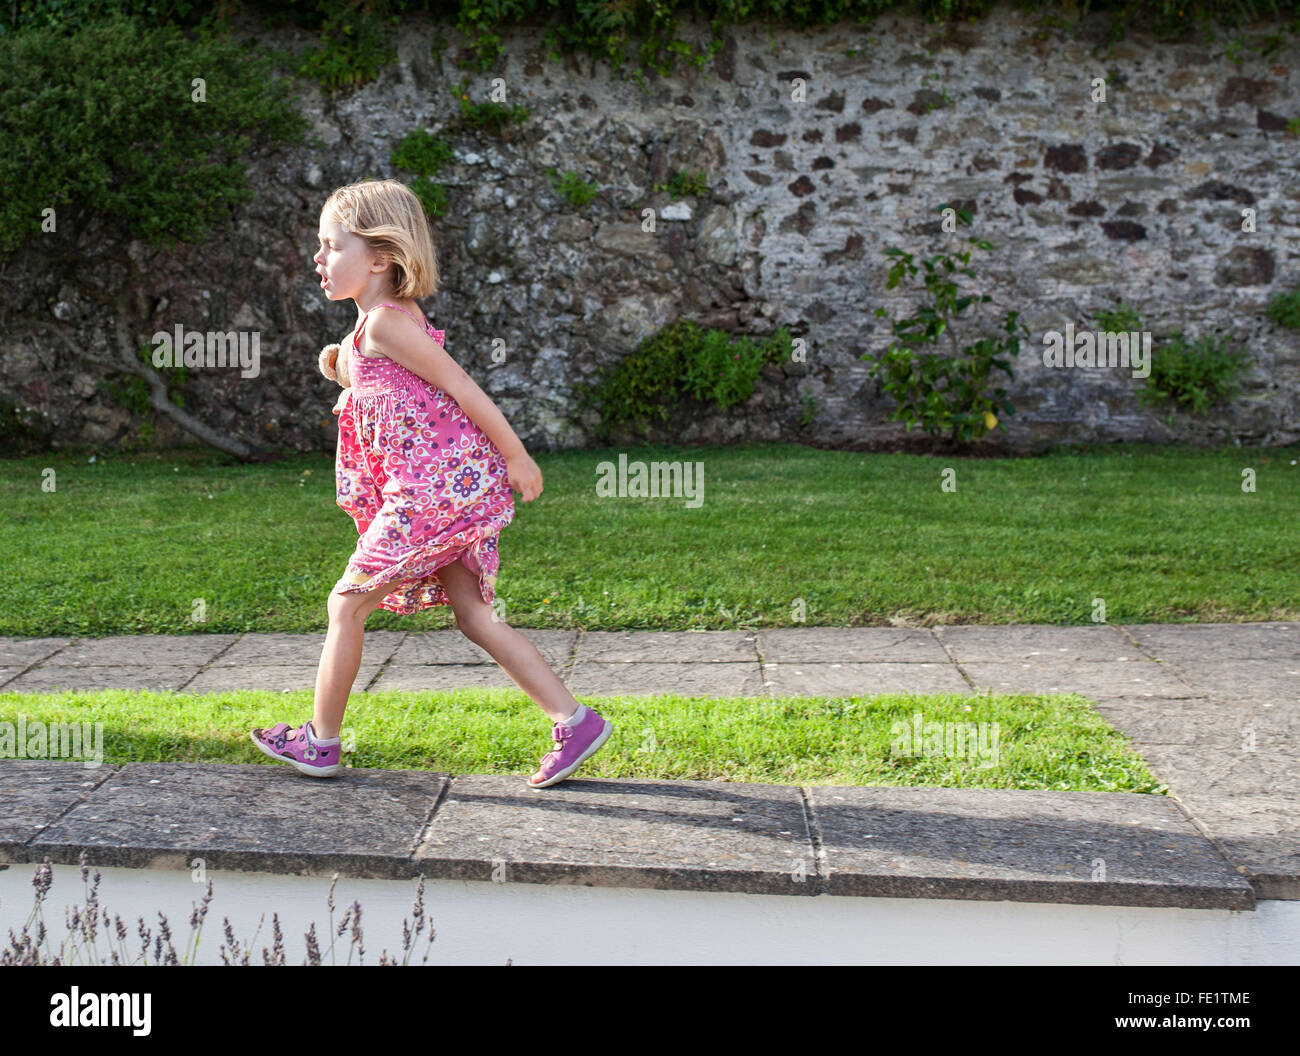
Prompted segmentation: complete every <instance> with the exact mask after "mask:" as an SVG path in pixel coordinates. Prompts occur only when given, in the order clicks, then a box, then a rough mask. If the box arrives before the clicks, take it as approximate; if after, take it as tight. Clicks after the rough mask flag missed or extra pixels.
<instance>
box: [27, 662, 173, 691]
mask: <svg viewBox="0 0 1300 1056" xmlns="http://www.w3.org/2000/svg"><path fill="white" fill-rule="evenodd" d="M197 668H198V665H197V664H194V665H189V666H185V667H181V666H171V667H142V666H135V665H132V666H129V667H122V666H116V665H114V666H111V667H110V666H102V667H55V666H52V665H49V664H42V665H41V666H39V667H33V668H31V669H30V670H29V671H26V672H25V673H23V674H21V675H19V676H18V677H17V678H14V679H11V680H10V681H8V682H6V683H5V685H4V692H6V693H76V692H83V691H84V692H93V691H94V690H99V689H140V690H148V691H152V692H156V693H162V692H167V691H170V692H177V691H179V690H180V688H181V687H182V686H184V685H185V684H186V683H187V682H189V680H190V679H191V678H193V677H194V674H195V671H196V670H197Z"/></svg>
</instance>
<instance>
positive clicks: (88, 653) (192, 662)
mask: <svg viewBox="0 0 1300 1056" xmlns="http://www.w3.org/2000/svg"><path fill="white" fill-rule="evenodd" d="M239 638H240V636H239V635H238V634H128V635H116V636H113V637H110V638H78V639H76V640H75V641H73V642H72V643H71V644H70V645H68V646H66V647H65V648H63V649H61V650H59V652H58V653H55V654H54V655H53V656H51V657H49V658H48V659H47V660H45V661H44V662H43V664H42V666H46V667H48V666H57V667H103V666H105V665H109V666H112V667H170V666H184V665H189V666H193V667H200V666H202V665H203V664H206V663H207V662H208V661H210V660H213V659H215V658H216V657H217V656H219V655H220V654H221V653H223V652H225V650H227V649H229V648H230V647H231V646H232V645H234V644H235V643H236V642H237V641H238V640H239Z"/></svg>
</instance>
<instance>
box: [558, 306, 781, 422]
mask: <svg viewBox="0 0 1300 1056" xmlns="http://www.w3.org/2000/svg"><path fill="white" fill-rule="evenodd" d="M791 344H792V338H791V336H790V333H789V331H787V330H786V329H785V328H782V329H780V330H778V331H777V332H776V333H774V334H773V335H772V336H771V337H769V338H767V339H766V340H763V341H759V342H755V341H754V340H753V339H751V338H749V337H739V338H736V337H733V336H732V335H730V334H728V333H727V332H726V331H724V330H705V329H703V328H702V327H700V326H699V325H698V324H697V323H695V322H692V321H691V320H689V319H678V320H676V321H675V322H673V323H670V324H669V325H668V326H666V327H665V328H664V329H663V330H661V331H659V333H657V334H655V335H654V336H653V337H650V338H648V339H647V340H646V341H644V342H642V344H641V345H640V346H639V347H638V348H637V349H636V350H635V351H634V352H632V353H631V354H630V355H628V356H625V357H624V358H623V359H622V360H621V361H619V362H618V363H617V364H616V365H615V366H614V367H613V368H611V369H609V370H607V371H605V372H604V373H603V375H602V376H601V377H600V378H599V379H598V380H597V381H596V382H594V383H586V382H579V383H578V384H577V386H575V389H576V391H577V393H578V408H579V409H582V408H585V407H594V408H596V409H597V410H599V411H600V414H601V422H600V425H599V426H598V427H597V434H598V436H599V437H600V438H601V439H602V440H608V439H609V437H610V436H611V435H612V433H613V430H614V428H615V426H618V425H628V426H630V427H632V428H634V429H638V430H642V431H644V429H645V427H646V425H647V423H648V422H649V421H651V420H655V419H657V420H659V421H664V420H666V419H667V418H668V415H669V413H670V411H671V409H672V408H673V407H675V406H677V405H678V404H679V403H680V402H681V401H682V399H684V398H686V397H691V398H693V399H696V400H699V401H701V402H703V403H708V404H712V405H713V406H716V407H718V408H721V409H726V408H727V407H732V406H734V405H735V404H737V403H742V402H744V401H745V400H747V399H749V397H751V396H752V395H753V394H754V387H755V384H756V382H757V380H758V374H759V371H760V370H761V369H762V368H763V366H764V364H767V363H782V362H785V361H787V360H788V359H789V357H790V348H791Z"/></svg>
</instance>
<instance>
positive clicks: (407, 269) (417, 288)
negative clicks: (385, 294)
mask: <svg viewBox="0 0 1300 1056" xmlns="http://www.w3.org/2000/svg"><path fill="white" fill-rule="evenodd" d="M321 211H322V212H324V213H328V214H329V215H330V216H331V217H332V218H333V219H334V220H336V221H338V222H339V223H340V224H342V225H343V230H345V231H348V232H349V233H351V234H354V235H356V236H357V237H358V238H360V239H363V240H364V241H365V243H366V244H367V245H368V246H369V247H370V248H371V249H372V250H374V251H375V252H378V253H382V254H384V255H385V256H387V257H388V259H389V260H391V261H392V264H393V295H394V296H396V297H402V298H406V297H409V298H411V299H412V300H417V301H418V300H419V299H420V298H422V297H428V296H429V295H430V294H433V293H437V292H438V288H439V286H440V285H441V281H440V277H439V275H438V257H437V253H436V251H435V249H434V244H433V231H432V229H431V228H430V226H429V219H428V217H427V216H426V215H425V212H424V206H423V205H422V204H421V203H420V199H419V198H417V197H416V196H415V193H414V192H413V191H412V190H411V189H410V188H409V187H407V186H406V184H404V183H402V182H401V181H400V180H362V181H361V182H360V183H350V184H348V185H347V186H346V187H340V188H338V190H336V191H334V192H333V193H332V194H331V195H330V196H329V197H328V198H326V199H325V205H324V206H323V207H322V209H321Z"/></svg>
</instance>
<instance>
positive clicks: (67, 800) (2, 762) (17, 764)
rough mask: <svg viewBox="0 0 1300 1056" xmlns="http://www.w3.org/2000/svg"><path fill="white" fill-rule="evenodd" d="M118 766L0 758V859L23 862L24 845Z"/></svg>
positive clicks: (24, 855) (24, 857) (115, 772)
mask: <svg viewBox="0 0 1300 1056" xmlns="http://www.w3.org/2000/svg"><path fill="white" fill-rule="evenodd" d="M119 769H121V768H120V767H116V766H107V765H105V766H98V767H94V768H92V769H86V767H85V766H83V765H82V764H81V763H80V762H68V761H66V760H55V759H0V862H26V861H27V860H28V855H27V844H28V843H29V842H31V841H32V840H34V839H36V838H37V837H38V836H40V835H41V834H42V832H44V831H45V830H46V829H47V828H49V827H50V826H51V825H53V824H54V823H55V822H56V821H57V820H58V819H59V818H60V817H61V816H62V815H63V814H64V813H65V812H67V811H68V810H70V809H71V808H72V807H74V806H76V805H77V804H78V803H80V802H82V801H83V800H84V799H86V798H87V797H88V796H89V795H90V793H91V791H93V790H94V789H95V788H97V787H98V786H99V785H102V784H103V783H104V782H105V781H106V780H108V779H109V778H110V777H113V776H115V775H116V774H117V772H118V770H119Z"/></svg>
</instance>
